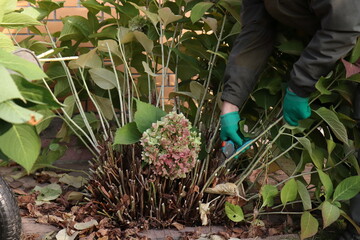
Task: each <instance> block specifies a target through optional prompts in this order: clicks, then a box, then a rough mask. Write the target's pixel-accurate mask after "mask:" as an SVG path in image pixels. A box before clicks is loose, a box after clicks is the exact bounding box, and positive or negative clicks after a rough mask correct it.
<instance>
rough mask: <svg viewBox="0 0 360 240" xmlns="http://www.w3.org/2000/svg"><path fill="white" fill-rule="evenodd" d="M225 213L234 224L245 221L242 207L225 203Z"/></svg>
mask: <svg viewBox="0 0 360 240" xmlns="http://www.w3.org/2000/svg"><path fill="white" fill-rule="evenodd" d="M225 213H226V216H228V218H229V219H230V220H231V221H233V222H241V221H242V220H244V213H243V211H242V209H241V207H240V206H238V205H234V204H231V203H229V202H225Z"/></svg>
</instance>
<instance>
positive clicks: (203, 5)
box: [190, 2, 214, 23]
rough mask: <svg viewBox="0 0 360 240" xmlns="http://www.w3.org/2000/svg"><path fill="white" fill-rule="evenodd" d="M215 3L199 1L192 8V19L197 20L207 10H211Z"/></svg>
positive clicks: (192, 20)
mask: <svg viewBox="0 0 360 240" xmlns="http://www.w3.org/2000/svg"><path fill="white" fill-rule="evenodd" d="M213 5H214V3H212V2H199V3H197V4H196V5H195V6H194V7H193V8H192V10H191V15H190V19H191V22H193V23H195V22H197V21H198V20H199V19H200V18H201V17H202V16H203V15H204V14H205V12H206V11H207V10H209V9H210V8H211V7H212V6H213Z"/></svg>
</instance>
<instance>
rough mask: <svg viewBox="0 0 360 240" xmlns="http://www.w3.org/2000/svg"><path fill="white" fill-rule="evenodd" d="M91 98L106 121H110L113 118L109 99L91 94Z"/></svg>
mask: <svg viewBox="0 0 360 240" xmlns="http://www.w3.org/2000/svg"><path fill="white" fill-rule="evenodd" d="M92 96H93V98H94V99H95V101H96V103H97V104H98V106H99V108H100V110H101V112H102V114H104V117H105V118H106V119H108V120H112V119H113V118H114V114H113V111H112V107H113V106H112V103H111V101H110V99H109V98H104V97H100V96H97V95H95V94H92Z"/></svg>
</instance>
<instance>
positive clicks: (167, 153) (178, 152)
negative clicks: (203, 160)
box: [141, 112, 201, 179]
mask: <svg viewBox="0 0 360 240" xmlns="http://www.w3.org/2000/svg"><path fill="white" fill-rule="evenodd" d="M200 144H201V142H200V134H199V133H197V132H196V131H195V130H192V126H191V122H190V121H189V120H188V119H187V118H186V117H185V116H184V115H183V114H182V113H180V114H177V113H176V112H170V113H169V114H167V115H166V116H164V117H162V118H161V120H160V121H157V122H156V123H153V124H152V127H151V128H149V129H147V130H146V131H145V132H144V133H143V135H142V138H141V145H142V146H143V152H142V159H143V160H144V161H145V162H147V163H149V164H150V165H152V168H153V172H154V173H155V174H156V175H160V176H163V177H166V178H170V179H175V178H184V177H185V176H186V173H188V172H190V171H191V170H192V169H193V168H194V167H195V164H196V161H197V159H198V154H199V152H200Z"/></svg>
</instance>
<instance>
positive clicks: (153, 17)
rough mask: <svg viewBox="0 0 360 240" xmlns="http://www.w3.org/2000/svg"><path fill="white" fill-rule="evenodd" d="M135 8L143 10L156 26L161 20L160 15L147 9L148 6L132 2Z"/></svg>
mask: <svg viewBox="0 0 360 240" xmlns="http://www.w3.org/2000/svg"><path fill="white" fill-rule="evenodd" d="M130 3H131V4H132V5H133V6H134V7H135V8H137V9H138V10H140V11H142V12H143V13H144V14H145V15H146V16H147V17H148V18H149V19H150V21H151V22H152V24H153V25H154V26H155V27H156V25H157V24H158V22H159V15H157V14H156V13H153V12H150V11H148V10H147V8H146V7H144V6H138V5H136V4H135V3H133V2H130Z"/></svg>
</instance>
